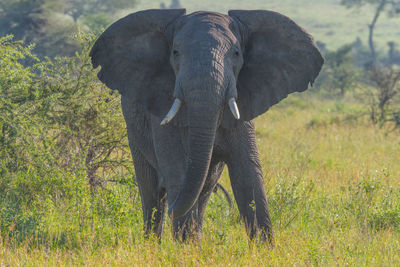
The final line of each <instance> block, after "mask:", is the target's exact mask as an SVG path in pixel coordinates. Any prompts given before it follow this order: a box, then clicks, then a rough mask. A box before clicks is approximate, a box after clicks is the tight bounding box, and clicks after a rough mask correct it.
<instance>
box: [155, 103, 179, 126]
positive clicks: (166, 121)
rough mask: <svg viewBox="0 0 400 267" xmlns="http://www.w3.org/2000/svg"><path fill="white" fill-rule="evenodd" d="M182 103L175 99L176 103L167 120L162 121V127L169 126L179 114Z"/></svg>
mask: <svg viewBox="0 0 400 267" xmlns="http://www.w3.org/2000/svg"><path fill="white" fill-rule="evenodd" d="M181 105H182V101H180V100H179V99H178V98H175V101H174V103H173V104H172V106H171V109H170V110H169V111H168V113H167V115H166V116H165V118H164V119H163V120H162V121H161V123H160V125H161V126H164V125H166V124H168V123H169V122H170V121H171V120H172V119H173V118H174V117H175V116H176V114H177V113H178V111H179V109H180V108H181Z"/></svg>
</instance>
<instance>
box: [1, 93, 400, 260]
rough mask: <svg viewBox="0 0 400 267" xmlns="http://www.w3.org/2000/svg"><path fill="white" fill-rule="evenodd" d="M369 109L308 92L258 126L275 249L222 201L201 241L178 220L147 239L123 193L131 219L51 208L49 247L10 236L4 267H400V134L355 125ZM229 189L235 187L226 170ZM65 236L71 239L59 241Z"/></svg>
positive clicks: (134, 204)
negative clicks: (252, 238)
mask: <svg viewBox="0 0 400 267" xmlns="http://www.w3.org/2000/svg"><path fill="white" fill-rule="evenodd" d="M361 108H362V107H360V106H359V104H357V103H354V102H353V101H352V100H346V101H344V100H342V101H339V102H338V101H330V100H321V99H318V98H316V97H311V96H310V94H305V95H302V96H301V97H300V96H291V97H289V98H288V99H286V100H285V101H283V102H282V103H281V104H279V105H277V106H276V107H274V108H272V109H271V110H270V111H269V112H267V113H266V114H264V115H263V116H261V117H259V118H257V119H256V129H257V136H258V146H259V150H260V156H261V161H262V166H263V168H264V174H265V185H266V188H267V191H268V199H269V203H270V210H271V215H272V219H273V224H274V230H275V239H276V244H275V248H271V247H269V246H268V245H263V244H258V243H251V242H249V241H248V239H247V237H246V233H245V230H244V227H243V223H242V222H241V220H240V218H239V214H238V211H237V209H236V208H233V209H232V210H230V209H229V207H228V205H227V203H226V201H225V200H224V199H223V198H220V197H218V196H217V195H213V196H212V198H211V200H210V202H209V205H208V208H207V213H206V219H205V226H204V236H203V240H202V242H201V243H200V244H193V243H188V244H179V243H176V242H174V241H173V240H172V236H171V232H170V226H169V221H168V222H167V226H166V227H165V235H164V237H163V240H162V243H161V244H159V243H158V242H157V241H156V240H152V239H150V240H145V239H144V238H143V233H142V230H141V228H142V222H141V214H140V213H141V211H140V208H139V207H140V200H139V198H138V197H137V196H132V195H130V194H128V193H127V190H126V189H123V187H121V188H122V189H121V188H120V187H118V186H115V187H111V188H110V189H111V191H113V190H114V192H115V195H116V196H115V197H117V196H121V197H120V198H118V199H117V200H118V201H115V200H113V201H110V202H108V198H107V197H106V196H107V195H106V196H102V197H103V198H106V199H105V200H104V201H106V202H107V203H108V204H106V206H107V207H109V206H111V205H115V209H117V210H118V209H123V208H124V207H125V206H124V205H127V204H125V203H123V202H124V201H126V199H131V201H130V202H131V203H130V204H129V205H130V206H129V207H130V208H129V209H127V210H126V211H128V213H131V214H129V216H123V217H121V218H122V219H120V220H119V221H118V220H113V218H112V216H113V215H112V213H110V215H109V216H110V218H108V219H107V218H106V219H102V220H96V219H93V218H88V219H87V220H86V221H85V220H84V219H82V221H81V223H79V224H78V223H77V222H76V221H77V220H80V219H79V218H78V217H79V214H77V213H68V212H69V211H65V210H62V209H59V210H58V213H57V210H56V211H53V212H54V213H52V212H50V211H49V212H48V213H49V214H48V215H47V218H48V220H47V221H46V224H44V225H43V227H46V228H47V230H49V229H52V228H54V229H53V230H52V231H50V232H49V233H50V234H49V237H47V238H45V239H44V242H41V243H40V244H39V245H30V244H28V243H29V242H28V241H26V242H22V243H21V242H16V241H15V240H13V237H10V238H6V237H3V240H1V242H0V266H16V265H24V266H37V265H50V266H52V265H58V266H64V265H85V266H86V265H87V266H99V265H107V266H115V265H126V266H177V265H182V266H189V265H200V266H265V265H272V266H282V265H284V266H286V265H306V266H308V265H322V266H324V265H345V264H349V265H357V266H359V265H363V266H393V265H400V254H399V251H400V182H399V181H400V180H399V176H400V165H399V164H398V159H399V158H400V136H399V134H398V131H396V132H391V131H389V130H388V129H382V128H378V127H376V126H374V125H371V124H370V123H369V121H368V120H366V119H365V118H363V117H360V118H358V119H353V120H349V119H348V118H347V116H346V114H350V113H353V112H354V111H357V110H360V109H361ZM221 182H222V183H223V184H224V185H225V186H226V188H228V189H229V190H230V185H229V179H228V177H227V174H226V173H224V175H223V177H222V179H221ZM118 188H120V189H118ZM118 190H119V191H118ZM125 195H126V196H125ZM125 197H126V198H125ZM89 202H90V200H89ZM113 203H114V204H113ZM115 203H116V204H115ZM118 203H119V204H118ZM121 207H122V208H121ZM121 212H122V211H118V213H121ZM56 214H58V215H57V216H56ZM81 216H83V215H81ZM116 222H117V223H116ZM78 226H79V227H78ZM74 227H75V228H74ZM66 229H69V232H67V230H66ZM57 233H58V234H57ZM60 233H69V234H67V235H70V238H71V240H70V241H68V240H67V241H64V243H60V242H52V241H51V240H53V241H54V240H56V241H57V240H58V241H59V240H60V236H61V235H60ZM31 238H34V237H31Z"/></svg>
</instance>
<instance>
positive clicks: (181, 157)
mask: <svg viewBox="0 0 400 267" xmlns="http://www.w3.org/2000/svg"><path fill="white" fill-rule="evenodd" d="M90 56H91V57H92V63H93V66H94V67H95V68H96V67H97V66H99V65H100V66H101V70H100V72H99V74H98V77H99V79H100V80H101V81H102V82H104V83H105V84H106V85H107V86H108V87H109V88H111V89H115V90H118V91H119V92H120V94H121V104H122V110H123V114H124V117H125V121H126V125H127V130H128V138H129V144H130V148H131V151H132V157H133V161H134V165H135V171H136V178H137V183H138V186H139V190H140V195H141V200H142V208H143V217H144V228H145V232H146V233H147V234H148V233H150V232H152V231H153V232H154V233H155V234H156V235H157V236H158V237H160V238H161V235H162V231H163V222H164V217H165V216H164V215H165V210H166V205H167V204H168V206H169V209H168V213H169V215H170V216H171V218H172V224H173V227H172V228H173V232H174V235H175V237H176V238H178V239H183V240H184V239H186V238H188V237H200V234H201V231H202V223H203V215H204V211H205V208H206V203H207V200H208V199H209V196H210V194H211V193H212V192H213V189H214V187H215V186H216V184H217V181H218V179H219V177H220V176H221V173H222V170H223V168H224V166H225V165H227V167H228V170H229V177H230V181H231V185H232V190H233V193H234V197H235V200H236V203H237V205H238V208H239V212H240V215H241V217H242V218H243V219H244V223H245V226H246V230H247V232H248V235H249V237H250V238H255V237H257V236H259V237H260V238H261V239H263V240H272V237H273V232H272V225H271V220H270V216H269V212H268V205H267V199H266V194H265V188H264V182H263V174H262V170H261V165H260V159H259V156H258V152H257V146H256V136H255V131H254V125H253V122H252V119H253V118H254V117H256V116H258V115H260V114H262V113H264V112H266V111H267V110H268V109H269V108H270V107H271V106H272V105H274V104H276V103H278V102H279V101H280V100H282V99H283V98H285V97H286V96H287V95H288V94H290V93H292V92H301V91H304V90H306V89H307V87H308V86H309V84H310V83H311V84H312V83H313V82H314V79H315V78H316V76H317V75H318V73H319V71H320V69H321V66H322V64H323V58H322V57H321V54H320V52H319V51H318V49H317V48H316V46H315V44H314V41H313V39H312V37H311V36H310V35H308V34H307V33H306V32H305V31H304V30H303V29H302V28H301V27H299V26H298V25H297V24H296V23H294V22H293V21H292V20H290V19H289V18H287V17H285V16H283V15H281V14H279V13H275V12H272V11H264V10H255V11H244V10H232V11H229V15H223V14H219V13H214V12H195V13H192V14H189V15H185V10H184V9H172V10H162V9H160V10H146V11H141V12H137V13H133V14H131V15H128V16H127V17H125V18H122V19H120V20H118V21H117V22H115V23H114V24H113V25H111V26H110V27H109V28H108V29H107V30H106V31H105V32H104V33H103V34H102V35H101V36H100V37H99V38H98V40H97V41H96V43H95V44H94V46H93V48H92V50H91V53H90ZM164 116H165V117H164Z"/></svg>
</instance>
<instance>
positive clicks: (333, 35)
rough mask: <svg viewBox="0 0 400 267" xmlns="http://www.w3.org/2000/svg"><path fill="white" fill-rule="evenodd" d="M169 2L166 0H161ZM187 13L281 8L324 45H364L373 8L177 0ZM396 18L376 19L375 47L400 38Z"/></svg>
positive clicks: (156, 1)
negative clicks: (359, 41) (359, 39)
mask: <svg viewBox="0 0 400 267" xmlns="http://www.w3.org/2000/svg"><path fill="white" fill-rule="evenodd" d="M161 2H163V1H161V0H139V4H138V5H137V8H136V9H135V11H136V10H142V9H149V8H159V6H160V3H161ZM164 3H167V4H169V3H170V1H166V0H165V1H164ZM180 3H181V5H182V6H183V7H185V8H187V10H188V13H189V12H194V11H198V10H210V11H218V12H222V13H226V12H227V11H228V10H230V9H268V10H274V11H278V12H281V13H283V14H285V15H287V16H289V17H290V18H292V19H294V20H295V21H296V22H297V23H299V24H300V25H301V26H303V27H304V28H305V29H306V30H307V31H308V32H310V33H311V34H312V35H313V36H314V37H315V39H316V40H319V41H322V42H324V43H326V45H327V48H328V49H332V50H333V49H337V48H338V47H340V46H342V45H344V44H347V43H351V42H354V41H355V40H356V38H357V37H360V38H361V40H362V42H363V44H364V45H367V38H368V27H367V25H368V24H369V23H370V22H371V20H372V18H373V9H371V8H369V7H363V8H362V9H360V10H353V9H352V10H349V9H347V8H346V7H344V6H342V5H340V0H320V1H318V0H310V1H304V0H303V1H298V0H269V1H266V0H248V1H239V0H224V1H213V0H204V1H197V0H181V1H180ZM399 29H400V20H399V19H398V18H397V19H396V18H394V19H389V18H388V17H387V16H386V15H383V16H382V17H381V18H380V21H379V22H378V25H377V27H376V31H375V38H376V42H377V44H378V47H379V49H381V50H384V51H387V49H388V46H387V42H389V41H396V40H399V38H400V30H399Z"/></svg>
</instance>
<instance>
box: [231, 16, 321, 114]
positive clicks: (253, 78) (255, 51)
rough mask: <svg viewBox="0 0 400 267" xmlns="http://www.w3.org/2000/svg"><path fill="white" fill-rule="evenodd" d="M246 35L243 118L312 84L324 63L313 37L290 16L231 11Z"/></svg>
mask: <svg viewBox="0 0 400 267" xmlns="http://www.w3.org/2000/svg"><path fill="white" fill-rule="evenodd" d="M229 16H231V17H232V18H234V19H236V20H238V21H239V23H241V24H244V26H243V27H244V28H247V30H245V32H247V36H246V37H245V38H243V39H245V40H244V41H243V42H244V44H242V46H243V45H244V46H245V52H244V65H243V67H242V70H241V71H240V73H239V77H238V82H237V89H238V99H237V103H238V107H239V111H240V115H241V116H242V118H243V119H244V120H251V119H253V118H254V117H256V116H258V115H260V114H262V113H264V112H265V111H267V110H268V109H269V108H270V107H271V106H272V105H274V104H276V103H278V102H279V101H280V100H282V99H283V98H285V97H287V95H288V94H290V93H293V92H302V91H304V90H306V89H307V88H308V85H309V84H311V85H312V84H313V82H314V80H315V78H316V77H317V76H318V73H319V71H320V70H321V67H322V64H323V62H324V60H323V58H322V56H321V54H320V52H319V50H318V48H317V47H316V45H315V43H314V41H313V38H312V37H311V36H310V35H309V34H307V33H306V32H305V30H304V29H302V28H301V27H300V26H298V25H297V24H296V23H295V22H293V21H292V20H291V19H289V18H288V17H285V16H283V15H281V14H279V13H276V12H272V11H265V10H254V11H245V10H231V11H229Z"/></svg>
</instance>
